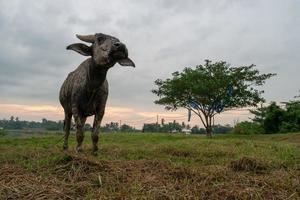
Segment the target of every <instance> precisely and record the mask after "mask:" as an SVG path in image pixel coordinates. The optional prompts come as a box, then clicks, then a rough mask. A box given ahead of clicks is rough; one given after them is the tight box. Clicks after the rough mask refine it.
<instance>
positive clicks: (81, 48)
mask: <svg viewBox="0 0 300 200" xmlns="http://www.w3.org/2000/svg"><path fill="white" fill-rule="evenodd" d="M67 50H73V51H76V52H78V53H80V54H81V55H84V56H91V55H92V49H91V47H89V46H87V45H85V44H81V43H75V44H71V45H69V46H67Z"/></svg>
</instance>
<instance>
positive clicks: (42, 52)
mask: <svg viewBox="0 0 300 200" xmlns="http://www.w3.org/2000/svg"><path fill="white" fill-rule="evenodd" d="M96 32H101V33H106V34H110V35H113V36H116V37H118V38H119V39H120V40H121V41H122V42H124V43H125V44H126V45H127V48H128V50H129V56H130V57H131V58H132V60H134V61H135V64H136V68H135V69H134V68H128V67H121V66H119V65H116V66H115V67H114V68H112V69H111V70H110V71H109V73H108V81H109V84H110V94H109V99H108V109H107V113H106V115H105V118H104V121H105V122H107V121H111V120H115V121H119V120H123V121H124V122H126V120H127V121H128V123H131V124H132V125H136V126H139V125H140V124H141V123H143V122H144V121H145V122H151V121H152V120H155V116H156V113H158V114H160V116H165V117H170V118H169V119H170V120H171V119H178V120H179V121H181V120H185V121H186V118H187V117H186V116H185V115H186V111H179V112H176V113H169V112H165V111H164V110H163V108H162V107H161V106H158V105H154V104H153V101H154V100H155V98H156V97H155V96H154V95H153V94H152V93H151V92H150V91H151V89H153V87H154V84H153V82H154V80H156V79H157V78H162V79H164V78H167V77H169V76H170V74H171V73H172V72H174V71H176V70H182V69H183V68H184V67H193V66H195V65H197V64H202V63H203V62H204V59H211V60H213V61H219V60H225V61H227V62H229V63H231V64H232V65H233V66H240V65H250V64H252V63H253V64H256V65H257V68H258V69H259V70H260V71H261V72H264V73H277V74H278V75H277V76H276V77H273V78H272V79H271V80H269V81H267V83H266V85H265V86H264V87H263V88H262V89H264V90H265V91H266V92H265V94H264V97H265V98H266V100H267V101H279V102H280V101H287V100H289V99H292V98H293V97H294V96H295V95H297V94H298V91H299V89H300V87H299V85H300V79H299V78H298V77H299V74H300V73H299V72H300V70H299V63H300V56H299V52H300V51H299V50H300V37H299V35H300V1H298V0H284V1H282V0H261V1H259V0H251V1H249V0H240V1H238V0H210V1H204V0H190V1H188V0H185V1H183V0H182V1H175V0H153V1H149V0H119V1H117V0H116V1H99V0H94V1H91V0H89V1H83V0H82V1H73V0H72V1H61V0H41V1H30V0H27V1H22V0H20V1H14V0H10V1H6V0H0V38H1V48H0V118H8V117H9V116H10V115H15V116H20V117H21V118H22V119H27V120H40V119H41V118H43V117H46V118H49V119H53V120H58V119H62V116H63V115H62V113H63V112H62V110H61V108H60V105H59V102H58V92H59V88H60V86H61V84H62V83H63V81H64V79H65V78H66V76H67V74H68V73H69V72H70V71H72V70H74V69H75V68H76V67H77V66H78V65H79V64H80V63H81V62H82V61H83V60H84V59H86V57H84V56H81V55H79V54H76V53H75V52H72V51H66V49H65V47H66V46H67V45H69V44H71V43H74V42H78V39H76V37H75V34H76V33H79V34H94V33H96ZM247 117H248V116H247V115H246V113H245V112H237V111H234V112H232V113H227V115H226V113H225V114H224V115H223V117H222V116H219V118H218V122H219V123H222V124H225V123H232V122H233V121H234V120H237V119H239V120H242V119H247ZM147 120H148V121H147ZM195 120H196V119H194V121H193V123H199V121H197V120H196V121H195Z"/></svg>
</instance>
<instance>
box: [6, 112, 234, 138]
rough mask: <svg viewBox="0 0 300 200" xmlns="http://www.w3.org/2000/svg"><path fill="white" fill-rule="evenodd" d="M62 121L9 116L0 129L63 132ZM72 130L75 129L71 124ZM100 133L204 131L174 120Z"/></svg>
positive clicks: (109, 127)
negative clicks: (139, 127)
mask: <svg viewBox="0 0 300 200" xmlns="http://www.w3.org/2000/svg"><path fill="white" fill-rule="evenodd" d="M63 124H64V123H63V121H62V120H60V121H52V120H48V119H45V118H43V119H42V121H41V122H36V121H26V120H20V119H19V118H18V117H14V116H11V117H10V119H8V120H7V119H3V120H0V128H2V129H4V130H5V129H7V130H22V129H23V130H25V129H40V130H48V131H61V130H63ZM71 127H72V130H74V129H75V126H74V123H73V122H72V126H71ZM91 129H92V126H91V125H90V124H88V123H86V124H85V130H86V131H89V130H91ZM100 129H101V131H102V132H140V131H142V132H161V133H174V132H189V133H192V134H205V129H204V128H200V127H199V126H194V127H190V125H188V124H185V123H184V122H182V123H178V122H176V121H175V120H174V121H173V122H169V123H164V121H162V124H158V123H148V124H147V123H145V124H144V125H143V128H142V130H137V129H136V128H135V127H132V126H130V125H128V124H121V126H120V124H119V123H118V122H110V123H107V124H105V125H104V126H101V128H100ZM232 129H233V128H232V127H231V126H230V125H225V126H222V125H215V126H214V127H213V130H214V133H217V134H218V133H227V132H230V131H231V130H232Z"/></svg>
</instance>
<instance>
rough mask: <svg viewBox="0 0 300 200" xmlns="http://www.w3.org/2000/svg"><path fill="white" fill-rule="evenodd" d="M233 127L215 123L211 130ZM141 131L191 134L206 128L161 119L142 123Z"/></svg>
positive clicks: (215, 131)
mask: <svg viewBox="0 0 300 200" xmlns="http://www.w3.org/2000/svg"><path fill="white" fill-rule="evenodd" d="M232 129H233V128H232V127H231V126H230V125H225V126H223V125H215V126H213V132H214V133H216V134H218V133H228V132H230V131H231V130H232ZM142 131H143V132H162V133H172V132H190V133H192V134H205V133H206V130H205V129H204V128H200V127H199V126H194V127H190V125H188V124H185V123H184V122H182V123H181V124H180V123H178V122H176V121H175V120H174V121H173V122H169V123H167V124H165V123H164V121H163V120H162V123H161V124H158V123H150V124H144V126H143V129H142Z"/></svg>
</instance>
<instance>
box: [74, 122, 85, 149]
mask: <svg viewBox="0 0 300 200" xmlns="http://www.w3.org/2000/svg"><path fill="white" fill-rule="evenodd" d="M85 121H86V117H80V116H76V117H75V123H76V140H77V147H76V150H77V152H82V142H83V139H84V124H85Z"/></svg>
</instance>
